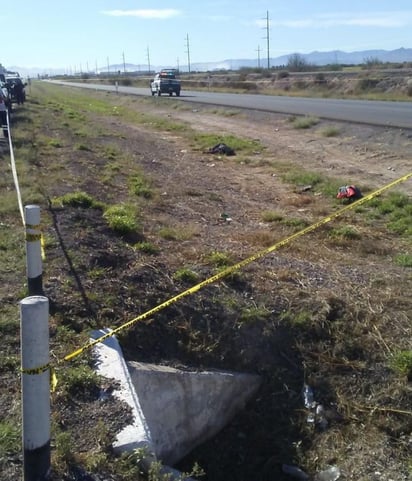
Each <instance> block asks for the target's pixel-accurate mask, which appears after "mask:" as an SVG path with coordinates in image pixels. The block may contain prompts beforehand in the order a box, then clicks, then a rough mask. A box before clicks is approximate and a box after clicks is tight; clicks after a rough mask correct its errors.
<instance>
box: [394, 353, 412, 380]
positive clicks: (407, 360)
mask: <svg viewBox="0 0 412 481" xmlns="http://www.w3.org/2000/svg"><path fill="white" fill-rule="evenodd" d="M390 366H391V367H392V369H394V370H395V371H396V372H398V373H399V374H401V375H403V376H407V377H408V379H411V378H412V350H409V351H398V352H395V353H394V354H393V355H392V357H391V359H390Z"/></svg>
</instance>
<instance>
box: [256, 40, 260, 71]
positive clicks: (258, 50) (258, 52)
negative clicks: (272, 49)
mask: <svg viewBox="0 0 412 481" xmlns="http://www.w3.org/2000/svg"><path fill="white" fill-rule="evenodd" d="M256 51H257V54H258V59H257V60H258V68H260V45H258V48H257V50H256Z"/></svg>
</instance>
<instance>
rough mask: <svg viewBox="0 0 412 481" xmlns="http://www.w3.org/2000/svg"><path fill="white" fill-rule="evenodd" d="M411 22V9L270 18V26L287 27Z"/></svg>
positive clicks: (386, 25) (396, 25)
mask: <svg viewBox="0 0 412 481" xmlns="http://www.w3.org/2000/svg"><path fill="white" fill-rule="evenodd" d="M411 24H412V11H408V12H372V13H367V12H365V13H359V14H351V13H337V14H323V15H315V16H313V17H310V18H302V19H297V20H276V19H271V20H270V26H271V27H287V28H335V27H345V26H346V27H378V28H399V27H406V26H409V25H411ZM256 25H257V26H259V27H264V26H265V25H266V21H263V20H258V21H256Z"/></svg>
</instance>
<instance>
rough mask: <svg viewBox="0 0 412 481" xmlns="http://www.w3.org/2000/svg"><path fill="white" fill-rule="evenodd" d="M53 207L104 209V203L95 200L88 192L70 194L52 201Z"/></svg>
mask: <svg viewBox="0 0 412 481" xmlns="http://www.w3.org/2000/svg"><path fill="white" fill-rule="evenodd" d="M52 205H53V206H70V207H82V208H84V209H88V208H92V207H93V208H99V209H101V208H102V203H101V202H98V201H96V200H95V199H93V197H92V196H91V195H89V194H87V193H86V192H83V191H76V192H69V193H67V194H65V195H63V196H61V197H56V198H54V199H52Z"/></svg>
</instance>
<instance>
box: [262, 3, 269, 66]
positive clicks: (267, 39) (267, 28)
mask: <svg viewBox="0 0 412 481" xmlns="http://www.w3.org/2000/svg"><path fill="white" fill-rule="evenodd" d="M269 23H270V22H269V10H267V11H266V37H263V38H264V39H265V40H266V44H267V47H266V48H267V53H268V70H269V69H270V36H269Z"/></svg>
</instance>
